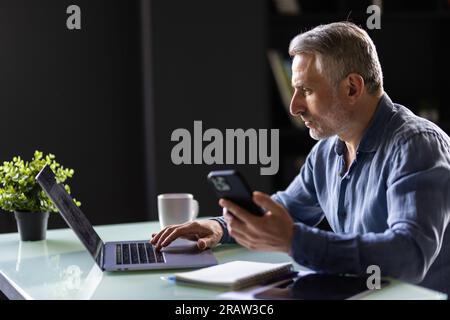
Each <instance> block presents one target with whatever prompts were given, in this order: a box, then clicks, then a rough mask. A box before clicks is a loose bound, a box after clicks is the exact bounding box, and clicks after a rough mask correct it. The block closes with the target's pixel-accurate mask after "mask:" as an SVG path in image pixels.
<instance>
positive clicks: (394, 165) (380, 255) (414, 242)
mask: <svg viewBox="0 0 450 320" xmlns="http://www.w3.org/2000/svg"><path fill="white" fill-rule="evenodd" d="M396 150H397V151H396V154H394V155H393V157H392V159H390V166H391V167H390V170H389V174H388V178H387V180H386V187H387V189H386V190H387V191H386V192H387V202H388V203H387V205H388V219H387V223H388V226H389V228H388V229H387V230H386V231H385V232H384V233H366V234H334V233H332V232H326V231H322V230H318V229H316V228H311V227H309V226H306V225H304V224H302V223H296V224H295V226H294V240H293V244H292V248H291V255H292V256H293V258H294V260H295V261H296V262H298V263H299V264H302V265H304V266H307V267H310V268H312V269H314V270H319V271H324V272H332V273H351V274H357V275H367V267H368V266H370V265H377V266H379V267H380V271H381V274H382V275H383V276H391V277H395V278H398V279H402V280H405V281H409V282H414V283H418V282H421V281H422V279H423V278H424V277H425V275H426V272H427V270H428V269H429V267H430V265H431V264H432V263H433V261H434V260H435V258H436V257H437V255H438V254H439V250H440V248H441V245H442V240H443V235H444V232H445V229H446V227H447V224H448V222H449V220H450V214H449V213H450V205H449V202H450V194H449V190H450V166H449V156H448V155H449V147H448V145H447V144H446V143H445V142H444V141H442V140H441V137H439V136H436V134H435V133H420V134H416V135H414V136H413V137H411V138H409V139H408V140H407V141H406V142H404V143H402V144H401V145H400V146H399V148H397V149H396Z"/></svg>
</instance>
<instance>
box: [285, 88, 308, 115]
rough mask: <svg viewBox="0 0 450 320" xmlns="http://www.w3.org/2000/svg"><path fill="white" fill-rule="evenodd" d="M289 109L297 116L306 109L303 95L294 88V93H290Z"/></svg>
mask: <svg viewBox="0 0 450 320" xmlns="http://www.w3.org/2000/svg"><path fill="white" fill-rule="evenodd" d="M289 111H290V112H291V114H292V115H293V116H299V115H301V114H302V113H304V112H305V111H306V101H305V97H304V96H303V95H302V94H300V93H298V92H297V90H295V91H294V94H293V95H292V99H291V105H290V106H289Z"/></svg>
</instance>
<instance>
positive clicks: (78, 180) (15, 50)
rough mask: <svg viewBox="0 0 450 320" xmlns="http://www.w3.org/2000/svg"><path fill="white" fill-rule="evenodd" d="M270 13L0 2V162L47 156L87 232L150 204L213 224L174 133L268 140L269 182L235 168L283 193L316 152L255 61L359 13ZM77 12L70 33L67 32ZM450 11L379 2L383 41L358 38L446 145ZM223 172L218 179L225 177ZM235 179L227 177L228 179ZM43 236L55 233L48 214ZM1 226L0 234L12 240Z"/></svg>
mask: <svg viewBox="0 0 450 320" xmlns="http://www.w3.org/2000/svg"><path fill="white" fill-rule="evenodd" d="M300 3H301V8H302V11H301V13H300V14H295V15H284V14H280V12H279V11H278V10H277V7H276V6H275V0H273V1H272V0H270V1H269V0H268V1H262V0H245V1H242V0H241V1H239V0H192V1H182V0H153V1H146V0H142V1H138V0H116V1H112V0H109V1H104V0H103V1H99V0H89V1H88V0H74V1H65V0H39V1H31V0H28V1H25V0H0V44H1V47H0V119H1V125H0V161H5V160H10V159H11V158H12V157H13V156H14V155H21V156H22V157H23V158H25V159H30V158H31V156H32V154H33V152H34V150H35V149H39V150H42V151H44V152H52V153H54V154H56V156H57V160H58V161H59V162H61V163H62V164H63V165H65V166H67V167H71V168H74V169H75V172H76V173H75V176H74V178H73V179H71V180H69V181H68V183H69V184H70V185H71V187H72V193H73V195H74V196H75V197H76V198H77V199H79V200H80V201H82V203H83V205H82V209H83V211H84V212H85V214H86V215H87V216H88V218H89V220H90V221H91V222H92V223H93V224H94V225H99V224H111V223H122V222H134V221H147V220H155V219H157V211H156V195H157V194H159V193H164V192H190V193H193V194H194V195H195V197H196V198H197V199H198V200H199V201H200V208H201V211H200V215H202V216H210V215H216V214H218V213H219V212H220V211H219V210H218V209H219V208H218V206H217V204H216V199H215V198H214V195H213V193H212V192H211V190H210V189H209V186H208V185H207V183H206V179H205V178H206V175H207V173H208V172H209V171H210V170H213V169H217V168H222V167H219V166H207V165H181V166H175V165H173V164H172V162H171V159H170V152H171V149H172V147H173V146H174V145H175V143H173V142H171V141H170V136H171V133H172V131H173V130H175V129H177V128H186V129H188V130H189V131H190V132H191V133H192V132H193V121H194V120H201V121H203V128H204V130H206V129H207V128H213V127H214V128H218V129H221V130H223V132H224V129H225V128H233V129H235V128H243V129H247V128H256V129H258V128H279V129H280V134H281V141H280V148H281V149H280V171H279V173H278V174H277V175H275V176H273V177H269V176H260V174H259V170H260V165H248V166H234V167H235V168H238V169H240V170H241V171H242V172H243V173H244V175H245V176H246V177H247V178H248V180H249V182H250V184H251V185H252V186H254V187H255V188H257V189H260V190H263V191H266V192H273V191H275V190H279V189H283V188H285V187H286V186H287V184H288V183H289V181H290V180H291V179H292V178H293V177H294V176H295V174H296V173H297V172H298V169H299V165H301V162H302V159H304V157H305V155H306V154H307V153H308V151H309V150H310V148H311V147H312V145H313V144H314V141H313V140H312V139H311V138H309V135H308V133H307V132H306V131H303V130H300V129H295V128H294V127H293V126H292V125H291V123H290V121H289V118H288V115H287V113H286V112H285V110H283V107H282V104H281V99H280V96H279V94H278V91H277V87H276V85H275V82H274V80H273V75H272V73H271V69H270V67H269V64H268V61H267V57H266V51H267V49H268V48H275V49H277V50H279V51H280V52H283V53H284V54H285V55H286V51H287V47H288V44H289V41H290V39H291V38H292V37H293V36H295V35H296V34H298V33H299V32H301V31H304V30H307V29H308V28H310V27H313V26H315V25H318V24H321V23H328V22H332V21H340V20H347V19H348V20H351V21H353V22H355V23H358V24H361V25H362V26H364V27H365V25H366V24H365V21H366V19H367V18H368V16H369V15H368V14H366V13H365V9H366V8H367V6H368V5H369V4H371V2H370V1H344V0H341V1H300ZM71 4H76V5H78V6H80V8H81V12H82V18H81V20H82V29H81V30H78V31H71V30H68V29H67V28H66V19H67V17H68V15H67V14H66V8H67V7H68V6H69V5H71ZM449 8H450V5H449V2H448V1H446V0H434V1H427V2H420V3H419V4H415V3H409V2H407V1H384V3H383V15H382V18H381V30H372V31H369V34H370V35H371V36H372V38H373V40H374V42H375V44H376V46H377V49H378V53H379V57H380V60H381V64H382V67H383V72H384V81H385V89H386V91H387V93H388V94H389V95H390V96H391V98H392V99H393V100H394V101H396V102H399V103H402V104H405V105H406V106H408V107H410V108H411V109H412V110H413V111H415V112H417V113H419V112H420V111H421V108H422V107H423V106H428V107H430V106H431V107H432V108H434V109H436V110H438V111H439V125H441V126H442V127H443V128H444V129H445V130H446V131H447V132H448V129H449V125H448V121H449V120H450V114H449V111H448V108H447V107H448V106H449V102H450V101H449V97H448V92H449V89H450V82H449V77H448V75H449V74H450V61H449V57H450V49H449V41H448V39H449V31H450V12H449V10H450V9H449ZM229 167H230V166H229ZM231 167H233V166H231ZM49 227H50V228H56V227H65V223H64V222H63V221H62V219H61V218H60V217H59V215H57V214H55V215H53V216H52V217H51V219H50V221H49ZM15 231H16V225H15V220H14V217H13V215H12V214H10V213H0V232H15Z"/></svg>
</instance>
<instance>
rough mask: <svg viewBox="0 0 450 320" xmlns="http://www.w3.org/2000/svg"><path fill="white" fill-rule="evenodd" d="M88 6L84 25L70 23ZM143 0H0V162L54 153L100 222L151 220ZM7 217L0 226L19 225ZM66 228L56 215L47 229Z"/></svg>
mask: <svg viewBox="0 0 450 320" xmlns="http://www.w3.org/2000/svg"><path fill="white" fill-rule="evenodd" d="M70 4H77V5H79V6H80V7H81V20H82V29H81V30H79V31H69V30H68V29H67V28H66V19H67V17H68V15H67V14H66V8H67V7H68V6H69V5H70ZM138 8H139V3H138V2H137V1H129V0H128V1H127V0H122V1H80V0H76V1H64V0H40V1H24V0H8V1H5V0H1V2H0V43H1V49H0V119H1V126H0V161H4V160H10V159H11V158H12V157H13V156H14V155H21V156H22V157H23V158H27V159H28V158H31V156H32V154H33V152H34V150H35V149H39V150H42V151H44V152H52V153H54V154H56V156H57V160H59V161H60V162H61V163H62V164H63V165H65V166H67V167H71V168H74V169H75V171H76V172H75V176H74V178H73V179H72V180H71V181H68V182H69V184H70V185H71V186H72V193H73V194H74V195H75V197H76V198H78V199H80V200H81V201H82V209H83V211H84V212H85V213H86V215H88V217H89V219H90V220H91V222H92V223H93V224H106V223H117V222H125V221H136V220H144V219H146V218H148V216H149V212H148V211H147V210H146V205H145V195H146V190H145V177H144V170H143V168H144V162H145V158H144V150H143V117H142V90H141V88H142V87H141V80H140V79H141V71H140V70H141V68H140V65H141V57H140V42H139V39H140V38H139V35H140V21H139V12H138ZM14 224H15V221H14V219H13V218H12V216H11V215H10V214H0V231H14V230H15V225H14ZM62 226H65V224H64V223H63V221H62V220H61V219H60V217H59V215H54V216H53V217H52V218H51V219H50V227H62Z"/></svg>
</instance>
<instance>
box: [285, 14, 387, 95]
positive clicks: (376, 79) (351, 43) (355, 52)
mask: <svg viewBox="0 0 450 320" xmlns="http://www.w3.org/2000/svg"><path fill="white" fill-rule="evenodd" d="M300 53H308V54H314V55H315V56H316V58H317V59H318V63H319V71H320V72H321V74H323V75H324V76H325V77H327V78H328V79H329V80H330V82H331V84H332V85H334V87H335V88H336V89H337V88H338V85H339V83H340V82H341V80H342V79H344V78H345V77H346V76H347V75H348V74H350V73H352V72H354V73H358V74H359V75H360V76H361V77H362V78H363V79H364V83H365V86H366V88H367V92H368V93H370V94H374V93H376V92H378V91H379V90H380V89H382V88H383V73H382V71H381V66H380V61H379V60H378V54H377V50H376V48H375V45H374V44H373V42H372V39H370V37H369V35H368V34H367V32H366V31H365V30H363V29H361V28H360V27H358V26H357V25H355V24H353V23H351V22H334V23H330V24H326V25H320V26H317V27H315V28H314V29H311V30H309V31H307V32H304V33H301V34H299V35H297V36H296V37H295V38H294V39H292V41H291V43H290V45H289V54H290V55H291V56H292V57H293V56H295V55H297V54H300Z"/></svg>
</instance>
